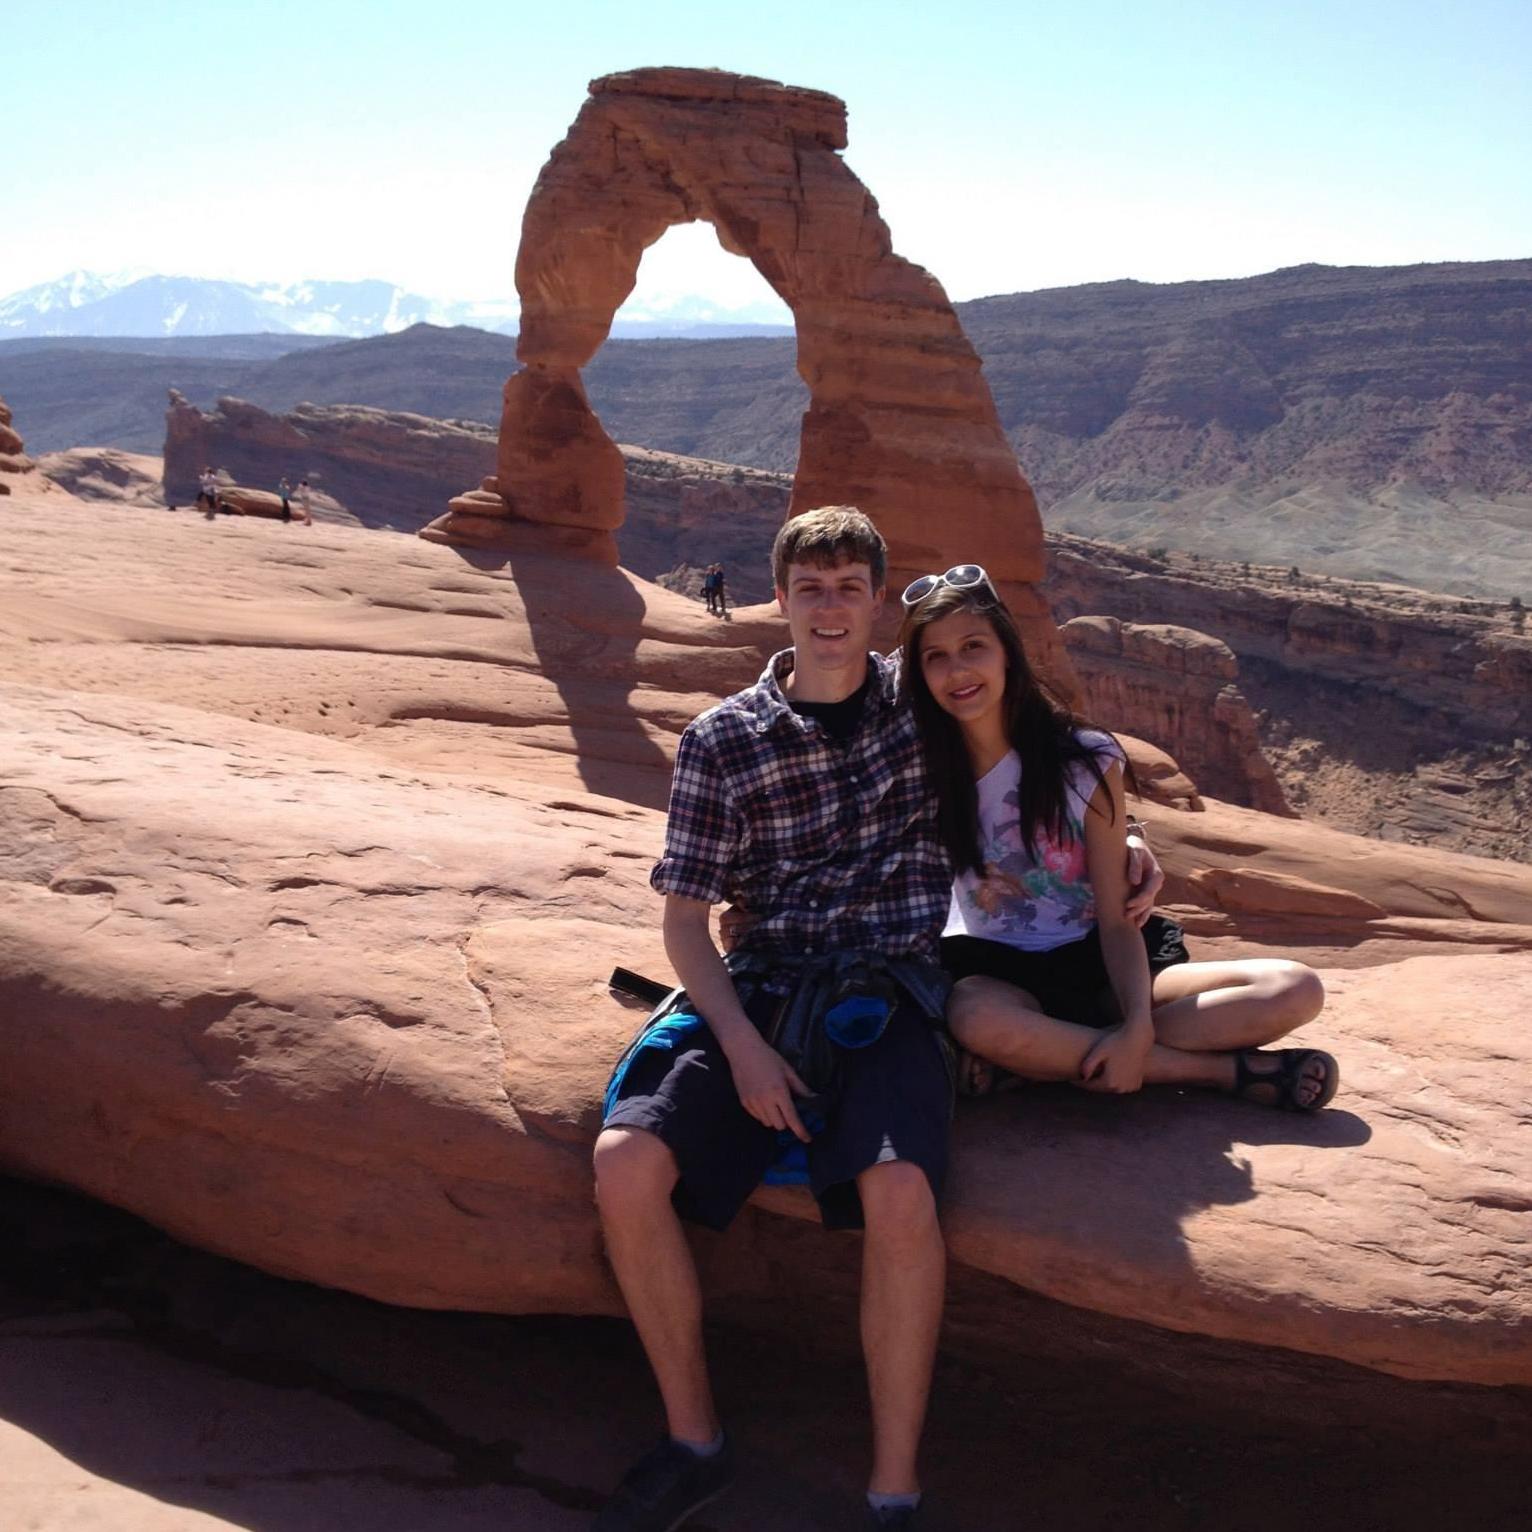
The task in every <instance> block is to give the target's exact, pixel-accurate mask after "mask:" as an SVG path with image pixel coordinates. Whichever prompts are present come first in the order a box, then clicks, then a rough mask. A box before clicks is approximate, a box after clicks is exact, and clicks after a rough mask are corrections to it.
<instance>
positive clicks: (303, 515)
mask: <svg viewBox="0 0 1532 1532" xmlns="http://www.w3.org/2000/svg"><path fill="white" fill-rule="evenodd" d="M298 516H299V518H300V519H301V520H302V522H303V524H304V526H306V527H311V526H313V525H314V516H313V513H312V512H311V511H310V509H309V481H308V480H307V479H299V480H298Z"/></svg>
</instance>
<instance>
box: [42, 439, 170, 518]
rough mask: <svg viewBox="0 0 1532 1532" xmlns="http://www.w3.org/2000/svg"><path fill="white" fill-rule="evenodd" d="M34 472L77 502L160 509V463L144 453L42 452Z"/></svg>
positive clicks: (95, 449)
mask: <svg viewBox="0 0 1532 1532" xmlns="http://www.w3.org/2000/svg"><path fill="white" fill-rule="evenodd" d="M37 471H38V472H39V473H40V474H42V475H43V477H44V478H45V479H47V480H49V481H50V482H51V483H53V484H57V485H58V487H59V488H60V489H63V490H67V491H68V492H69V493H70V494H71V495H74V496H75V497H76V498H77V499H79V500H104V501H110V502H111V503H112V504H114V505H144V506H162V505H164V504H165V495H164V491H163V489H162V488H161V484H160V478H161V461H160V459H159V458H157V457H150V456H148V455H147V454H144V453H138V452H122V451H120V450H119V449H118V448H116V447H74V448H71V449H70V450H69V451H67V452H45V453H43V454H42V455H41V456H40V457H38V459H37Z"/></svg>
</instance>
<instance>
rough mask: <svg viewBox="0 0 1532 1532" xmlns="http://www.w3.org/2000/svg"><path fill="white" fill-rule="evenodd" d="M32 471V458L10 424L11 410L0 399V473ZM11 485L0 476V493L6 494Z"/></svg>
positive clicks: (9, 490) (8, 492)
mask: <svg viewBox="0 0 1532 1532" xmlns="http://www.w3.org/2000/svg"><path fill="white" fill-rule="evenodd" d="M31 471H32V459H31V458H29V457H28V456H27V455H26V452H25V450H24V449H23V444H22V440H21V436H20V434H19V433H18V432H17V431H16V430H15V429H13V427H12V426H11V412H10V410H9V409H8V408H7V406H6V403H5V400H4V399H0V475H5V474H23V473H30V472H31ZM10 492H11V487H10V485H9V484H7V483H6V482H5V479H4V478H3V477H0V495H8V494H10Z"/></svg>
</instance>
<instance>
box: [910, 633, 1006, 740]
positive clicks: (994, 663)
mask: <svg viewBox="0 0 1532 1532" xmlns="http://www.w3.org/2000/svg"><path fill="white" fill-rule="evenodd" d="M1005 670H1006V665H1005V650H1004V649H1002V648H1001V647H1000V640H999V638H998V637H997V636H996V634H995V629H994V625H993V624H992V623H991V622H990V620H989V618H988V617H985V616H984V615H983V614H982V613H980V612H974V611H957V612H950V613H948V615H947V616H945V617H939V618H937V620H936V621H935V622H933V623H931V624H929V625H928V626H927V627H924V628H922V629H921V630H920V671H921V674H922V675H923V676H924V677H925V680H926V685H927V686H929V687H930V688H931V695H932V697H934V698H935V699H936V705H937V706H938V707H939V708H941V709H942V711H943V712H946V713H950V714H951V715H952V716H953V718H955V719H956V720H957V722H958V724H959V726H963V725H968V726H972V725H974V724H977V723H982V722H984V721H986V720H987V719H988V718H989V716H990V715H991V714H992V713H998V712H999V711H1000V709H1001V707H1002V705H1003V703H1004V699H1005Z"/></svg>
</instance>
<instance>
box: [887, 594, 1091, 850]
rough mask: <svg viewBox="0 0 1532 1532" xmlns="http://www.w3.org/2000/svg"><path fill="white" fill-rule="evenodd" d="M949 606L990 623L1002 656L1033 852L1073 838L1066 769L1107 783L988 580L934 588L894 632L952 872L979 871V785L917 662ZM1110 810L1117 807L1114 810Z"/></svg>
mask: <svg viewBox="0 0 1532 1532" xmlns="http://www.w3.org/2000/svg"><path fill="white" fill-rule="evenodd" d="M954 612H974V613H976V614H977V615H978V616H980V617H983V618H985V619H986V621H988V623H989V624H990V626H991V627H992V628H993V629H994V630H995V637H996V638H997V639H999V641H1000V647H1001V649H1002V651H1003V652H1004V654H1005V692H1004V694H1003V696H1002V698H1001V706H1002V707H1003V708H1004V709H1005V713H1004V723H1005V737H1006V740H1007V741H1008V743H1009V744H1010V746H1011V748H1012V749H1013V750H1014V751H1015V752H1016V753H1017V755H1019V756H1020V757H1021V791H1020V804H1019V807H1020V814H1021V835H1022V844H1023V845H1024V846H1026V847H1027V849H1028V851H1029V852H1030V853H1031V854H1032V856H1033V857H1034V858H1035V857H1036V855H1037V844H1038V841H1039V839H1042V838H1051V839H1053V840H1056V841H1060V842H1068V841H1071V840H1073V839H1074V837H1075V831H1074V826H1073V825H1072V824H1071V823H1070V818H1069V799H1068V796H1067V794H1066V791H1065V786H1066V782H1067V778H1068V773H1069V768H1070V767H1071V766H1072V765H1074V764H1075V763H1076V762H1077V761H1083V762H1084V763H1085V764H1086V766H1087V767H1088V768H1089V770H1090V772H1091V774H1092V775H1093V776H1094V777H1095V779H1096V782H1097V785H1098V786H1104V785H1105V783H1106V777H1105V775H1104V774H1103V772H1102V770H1101V767H1100V765H1099V764H1098V763H1097V761H1096V756H1095V752H1094V751H1092V750H1090V749H1088V748H1087V747H1086V746H1085V745H1082V744H1081V743H1080V741H1079V740H1078V739H1077V738H1076V737H1075V731H1076V730H1077V729H1081V728H1084V727H1086V725H1085V724H1084V722H1083V720H1081V719H1080V718H1078V717H1076V715H1075V714H1074V713H1073V712H1071V711H1070V709H1069V708H1068V707H1067V706H1066V705H1065V703H1064V701H1063V700H1062V699H1061V698H1060V697H1059V696H1058V695H1057V694H1056V693H1054V692H1053V691H1052V690H1051V689H1050V688H1049V687H1048V685H1047V684H1046V683H1045V682H1044V681H1043V680H1042V679H1041V678H1040V677H1039V676H1038V675H1037V674H1036V673H1035V672H1034V671H1033V669H1032V667H1031V665H1030V664H1028V663H1027V651H1026V650H1025V649H1024V648H1023V647H1022V642H1021V634H1020V633H1019V632H1018V631H1017V628H1016V620H1015V619H1014V618H1013V617H1012V616H1011V614H1010V611H1009V610H1008V609H1007V608H1006V606H1005V603H1004V602H1002V601H1000V600H999V599H998V598H997V597H996V596H995V594H994V592H993V591H992V590H990V588H989V587H988V586H987V585H976V586H965V587H963V588H961V589H958V588H955V587H953V586H951V585H942V586H938V587H937V589H936V590H935V591H933V592H932V593H931V594H930V595H929V596H927V597H926V599H925V600H924V601H922V602H920V604H919V605H918V606H916V607H915V608H914V609H913V610H912V611H910V612H909V613H908V614H906V616H905V619H904V627H903V628H902V629H901V630H900V633H899V642H900V644H901V646H902V648H903V670H904V677H903V680H904V686H905V688H906V691H907V694H908V696H909V699H910V704H911V706H912V707H913V709H914V712H915V722H916V724H917V725H918V726H919V729H920V738H921V743H922V745H923V747H924V749H925V756H926V767H927V769H928V770H929V771H930V773H931V780H932V781H933V782H934V783H935V784H936V788H937V802H938V809H937V828H938V830H939V832H940V834H941V838H942V843H943V844H944V845H945V846H946V848H947V854H948V855H949V856H950V857H951V858H952V865H953V868H954V870H955V871H957V872H978V873H982V872H983V871H984V857H983V855H982V852H981V850H980V846H979V788H978V782H977V780H976V779H975V777H974V774H973V762H972V761H970V760H969V758H968V747H967V746H966V745H965V744H964V743H963V732H962V730H961V729H960V728H959V727H958V725H957V721H956V720H955V719H954V718H953V717H952V715H951V714H950V713H948V712H946V711H944V710H943V708H942V706H941V704H940V703H938V702H937V700H936V698H935V697H933V696H932V695H931V688H930V686H929V685H928V684H927V682H926V677H925V672H924V670H923V669H922V668H921V664H920V635H921V632H922V631H923V630H924V629H926V628H928V627H930V626H931V624H932V623H933V622H939V621H940V620H941V619H942V618H943V617H950V616H952V614H953V613H954ZM1114 812H1115V811H1114Z"/></svg>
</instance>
